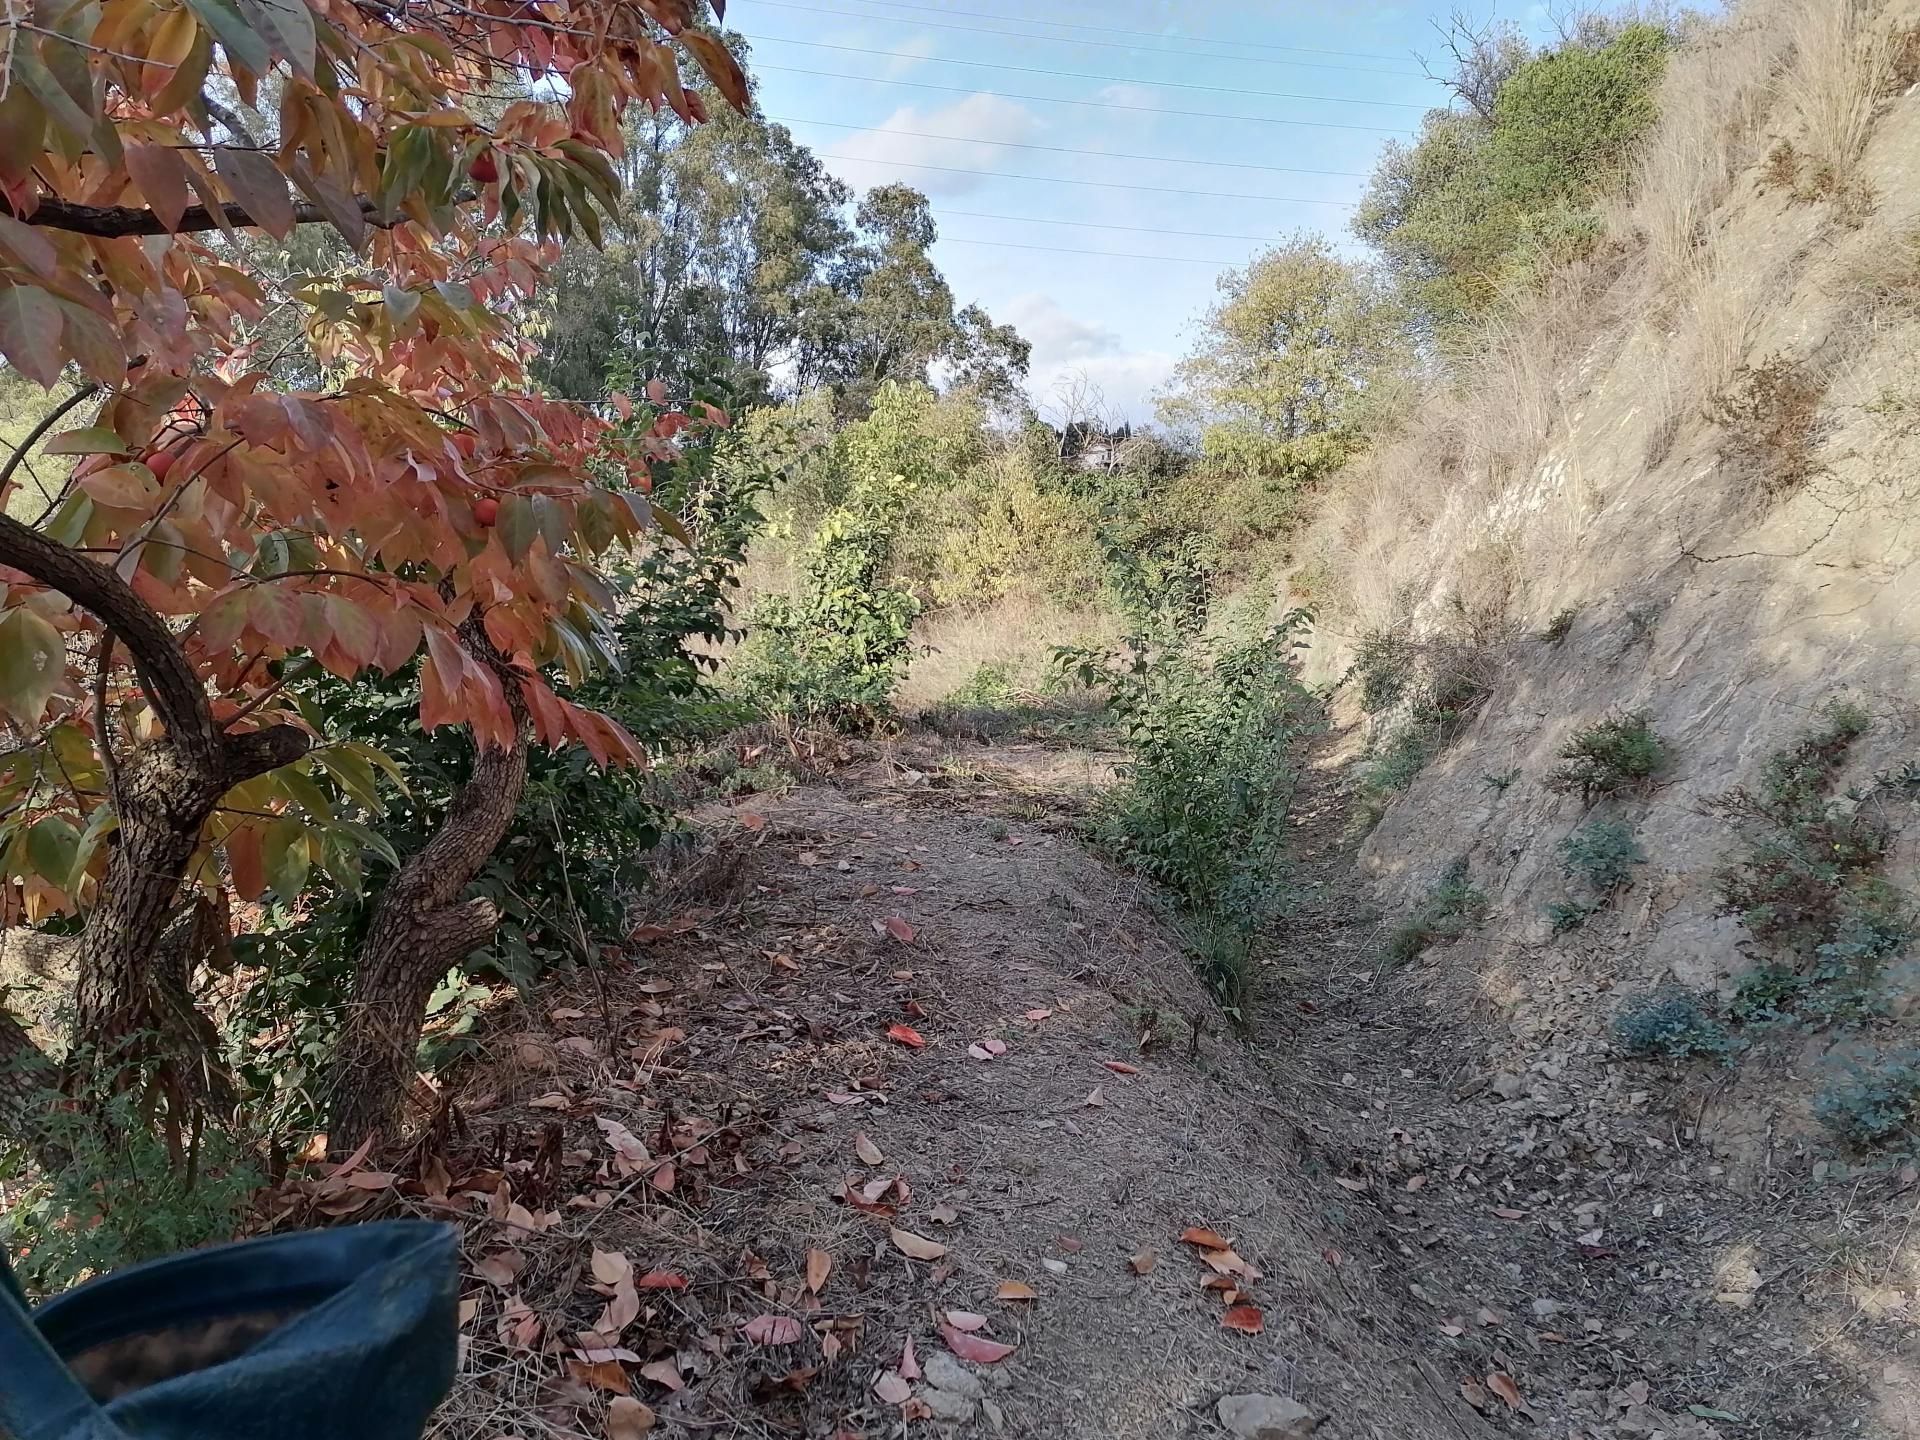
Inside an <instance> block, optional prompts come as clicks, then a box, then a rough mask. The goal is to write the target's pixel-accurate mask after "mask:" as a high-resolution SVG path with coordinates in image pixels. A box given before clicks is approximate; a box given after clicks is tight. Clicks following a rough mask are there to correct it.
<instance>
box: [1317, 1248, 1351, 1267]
mask: <svg viewBox="0 0 1920 1440" xmlns="http://www.w3.org/2000/svg"><path fill="white" fill-rule="evenodd" d="M1320 1258H1321V1259H1322V1260H1324V1261H1326V1262H1327V1264H1329V1265H1331V1266H1333V1267H1334V1268H1335V1269H1336V1270H1337V1269H1339V1268H1340V1262H1341V1261H1343V1260H1345V1259H1346V1258H1347V1257H1346V1256H1344V1255H1342V1254H1341V1253H1340V1252H1339V1251H1338V1250H1336V1249H1334V1248H1333V1246H1331V1245H1329V1246H1327V1248H1326V1249H1324V1250H1322V1251H1321V1252H1320Z"/></svg>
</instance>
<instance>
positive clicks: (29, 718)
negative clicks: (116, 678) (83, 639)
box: [0, 606, 67, 728]
mask: <svg viewBox="0 0 1920 1440" xmlns="http://www.w3.org/2000/svg"><path fill="white" fill-rule="evenodd" d="M66 668H67V647H66V645H65V644H64V643H63V642H62V640H61V638H60V632H59V631H58V630H56V629H54V628H53V626H51V625H49V624H48V623H47V622H46V621H45V620H44V619H42V618H41V617H40V616H39V615H36V614H35V613H34V612H33V611H31V610H28V609H26V608H25V607H24V606H16V607H15V608H13V609H12V610H9V611H7V612H6V614H5V615H0V710H5V711H6V712H7V714H9V715H11V716H13V718H14V719H15V720H17V721H19V722H20V723H21V724H22V725H25V726H28V727H29V728H31V727H32V726H35V725H38V724H39V723H40V717H41V716H42V715H44V714H45V713H46V709H47V701H49V700H51V699H52V698H53V692H54V691H55V690H57V689H58V688H59V686H60V679H61V676H63V675H64V674H65V673H66Z"/></svg>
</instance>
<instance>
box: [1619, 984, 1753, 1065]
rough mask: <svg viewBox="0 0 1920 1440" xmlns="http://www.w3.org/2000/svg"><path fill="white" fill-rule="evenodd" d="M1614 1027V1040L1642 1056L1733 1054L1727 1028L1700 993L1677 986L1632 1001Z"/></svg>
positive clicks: (1722, 1056) (1671, 1057)
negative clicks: (1705, 1006) (1708, 1009)
mask: <svg viewBox="0 0 1920 1440" xmlns="http://www.w3.org/2000/svg"><path fill="white" fill-rule="evenodd" d="M1612 1029H1613V1038H1614V1043H1616V1044H1617V1045H1619V1047H1620V1049H1621V1050H1622V1051H1623V1052H1624V1053H1626V1054H1628V1055H1632V1056H1636V1057H1640V1058H1648V1057H1653V1056H1662V1057H1664V1058H1666V1059H1669V1060H1686V1059H1689V1058H1691V1057H1694V1056H1707V1057H1711V1058H1715V1059H1721V1060H1724V1059H1726V1058H1728V1057H1729V1056H1730V1055H1731V1054H1732V1053H1733V1041H1732V1039H1731V1037H1730V1036H1728V1034H1727V1031H1726V1027H1725V1026H1723V1025H1721V1024H1720V1022H1719V1021H1717V1020H1715V1019H1713V1018H1712V1017H1711V1016H1709V1015H1708V1014H1707V1012H1706V1011H1705V1009H1703V1008H1702V1007H1701V1004H1700V999H1699V997H1698V996H1696V995H1693V994H1691V993H1690V992H1688V991H1686V990H1680V989H1677V988H1676V989H1666V990H1660V991H1656V992H1655V993H1654V994H1651V995H1643V996H1641V997H1640V998H1639V999H1637V1000H1634V1001H1631V1002H1630V1003H1628V1004H1627V1005H1626V1006H1625V1007H1624V1008H1623V1009H1621V1011H1620V1012H1619V1013H1618V1014H1617V1015H1615V1016H1614V1017H1613V1025H1612Z"/></svg>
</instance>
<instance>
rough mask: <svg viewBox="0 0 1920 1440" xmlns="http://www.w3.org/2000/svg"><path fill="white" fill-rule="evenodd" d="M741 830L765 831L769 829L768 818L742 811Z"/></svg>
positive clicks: (749, 811)
mask: <svg viewBox="0 0 1920 1440" xmlns="http://www.w3.org/2000/svg"><path fill="white" fill-rule="evenodd" d="M740 828H741V829H742V830H764V829H766V828H767V817H766V816H764V815H756V814H755V813H754V812H753V811H751V810H742V811H741V812H740Z"/></svg>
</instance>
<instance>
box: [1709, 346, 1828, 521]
mask: <svg viewBox="0 0 1920 1440" xmlns="http://www.w3.org/2000/svg"><path fill="white" fill-rule="evenodd" d="M1825 396H1826V384H1825V382H1824V381H1822V380H1820V379H1819V378H1818V377H1817V376H1816V375H1815V374H1814V373H1813V371H1812V369H1811V368H1810V367H1808V366H1807V365H1804V364H1802V363H1800V362H1798V361H1795V360H1791V359H1789V358H1788V357H1787V356H1785V355H1775V356H1774V357H1773V358H1772V359H1771V360H1768V361H1767V362H1766V363H1765V364H1762V365H1748V366H1743V367H1742V368H1741V369H1740V371H1739V372H1738V373H1737V374H1736V375H1735V376H1734V380H1733V384H1732V386H1731V387H1730V388H1729V389H1728V391H1727V392H1726V393H1725V394H1724V395H1722V396H1721V397H1720V399H1719V401H1718V402H1717V403H1716V404H1715V405H1714V407H1713V413H1712V419H1713V420H1714V422H1715V423H1716V424H1718V425H1719V426H1720V429H1721V437H1720V458H1721V459H1722V460H1723V461H1724V462H1726V463H1728V464H1731V465H1735V466H1738V467H1739V469H1740V470H1741V471H1743V472H1744V473H1745V474H1746V475H1747V476H1748V477H1750V478H1751V479H1752V480H1753V482H1754V483H1755V484H1757V485H1758V486H1759V487H1760V490H1761V493H1762V494H1763V495H1765V496H1766V498H1768V499H1770V500H1777V499H1780V498H1782V497H1783V496H1786V495H1790V494H1792V493H1793V492H1794V491H1795V490H1797V489H1799V488H1800V487H1801V486H1802V485H1804V484H1805V483H1806V482H1807V481H1808V480H1810V479H1812V478H1813V477H1814V476H1815V475H1817V474H1819V473H1820V468H1821V467H1820V462H1819V459H1818V457H1817V456H1816V455H1815V453H1814V452H1815V441H1816V440H1817V438H1818V433H1819V422H1820V402H1821V401H1822V400H1823V399H1824V398H1825Z"/></svg>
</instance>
